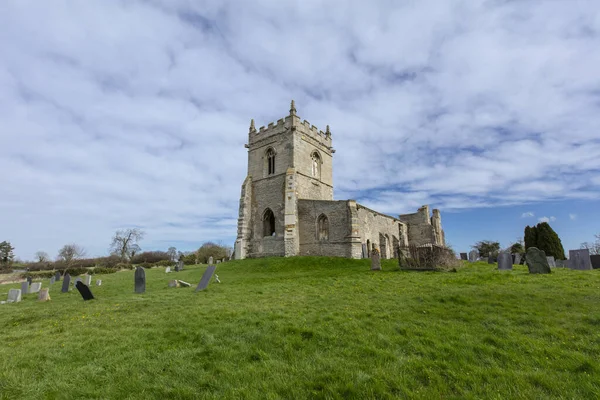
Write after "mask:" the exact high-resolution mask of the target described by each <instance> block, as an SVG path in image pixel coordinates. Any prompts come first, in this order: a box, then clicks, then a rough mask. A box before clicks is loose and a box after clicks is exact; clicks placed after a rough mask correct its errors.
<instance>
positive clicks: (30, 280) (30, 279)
mask: <svg viewBox="0 0 600 400" xmlns="http://www.w3.org/2000/svg"><path fill="white" fill-rule="evenodd" d="M31 282H33V279H32V278H31V277H30V276H28V277H27V283H28V284H30V285H31Z"/></svg>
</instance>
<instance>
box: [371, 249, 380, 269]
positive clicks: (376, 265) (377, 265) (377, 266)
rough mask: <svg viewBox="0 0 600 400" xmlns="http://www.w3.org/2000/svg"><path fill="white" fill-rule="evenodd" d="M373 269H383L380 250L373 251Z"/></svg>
mask: <svg viewBox="0 0 600 400" xmlns="http://www.w3.org/2000/svg"><path fill="white" fill-rule="evenodd" d="M371 271H381V259H380V256H379V252H378V251H372V252H371Z"/></svg>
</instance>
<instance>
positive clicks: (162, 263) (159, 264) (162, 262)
mask: <svg viewBox="0 0 600 400" xmlns="http://www.w3.org/2000/svg"><path fill="white" fill-rule="evenodd" d="M171 265H173V261H170V260H160V261H158V262H155V263H154V266H155V267H169V266H171Z"/></svg>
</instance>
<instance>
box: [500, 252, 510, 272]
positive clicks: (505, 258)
mask: <svg viewBox="0 0 600 400" xmlns="http://www.w3.org/2000/svg"><path fill="white" fill-rule="evenodd" d="M512 267H513V264H512V254H510V253H505V252H501V253H500V254H498V269H499V270H501V271H510V270H512Z"/></svg>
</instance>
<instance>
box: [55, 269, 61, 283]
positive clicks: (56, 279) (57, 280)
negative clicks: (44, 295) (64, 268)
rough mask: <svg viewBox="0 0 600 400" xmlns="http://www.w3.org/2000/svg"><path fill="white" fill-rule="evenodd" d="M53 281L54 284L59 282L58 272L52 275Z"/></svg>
mask: <svg viewBox="0 0 600 400" xmlns="http://www.w3.org/2000/svg"><path fill="white" fill-rule="evenodd" d="M54 280H55V281H56V282H60V272H58V271H56V273H55V274H54Z"/></svg>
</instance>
